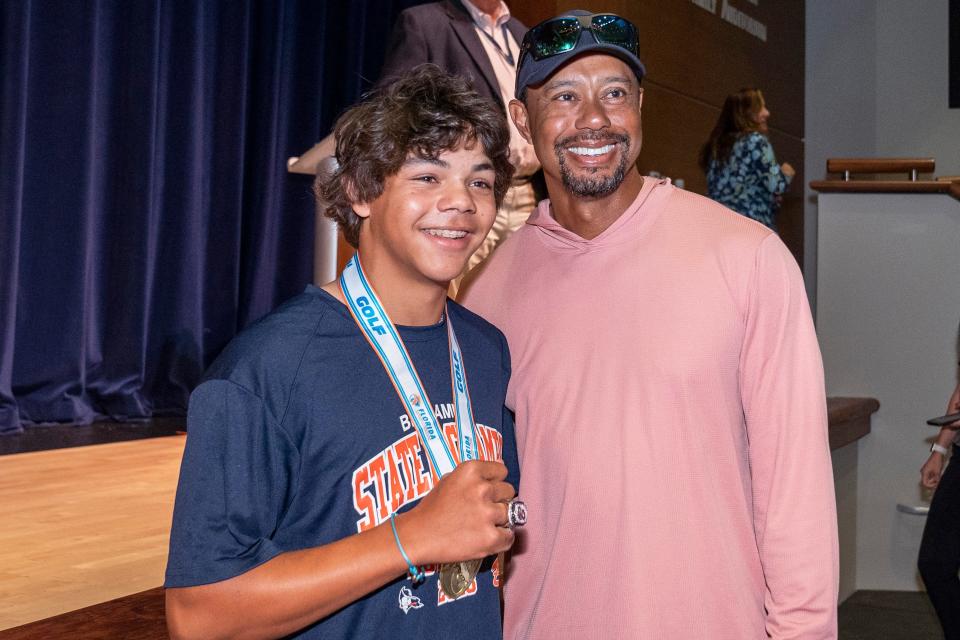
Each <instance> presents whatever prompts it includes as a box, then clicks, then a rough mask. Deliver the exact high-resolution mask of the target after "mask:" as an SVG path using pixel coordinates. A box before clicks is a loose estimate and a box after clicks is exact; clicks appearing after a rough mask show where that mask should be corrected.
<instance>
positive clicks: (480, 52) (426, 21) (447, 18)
mask: <svg viewBox="0 0 960 640" xmlns="http://www.w3.org/2000/svg"><path fill="white" fill-rule="evenodd" d="M474 6H475V7H476V8H477V9H479V10H480V11H481V12H483V13H486V14H487V15H491V13H492V12H491V11H489V10H485V9H488V8H491V9H492V8H494V7H496V8H497V9H499V8H500V6H501V2H500V0H494V1H493V2H490V0H486V2H484V1H483V0H476V1H475V2H474ZM504 26H505V27H506V29H507V31H509V33H510V34H511V35H512V36H513V38H514V40H515V41H516V43H518V44H519V43H520V42H522V41H523V35H524V34H525V33H526V32H527V28H526V27H525V26H524V25H523V23H522V22H520V21H519V20H517V19H516V18H514V17H512V16H511V17H510V18H509V19H508V20H507V21H506V22H505V23H504ZM497 36H498V37H500V34H497ZM480 38H481V36H480V35H479V34H478V33H477V29H476V27H475V23H474V21H473V17H472V16H471V15H470V12H469V11H468V10H467V8H466V6H465V5H464V4H463V2H460V1H459V0H444V1H443V2H431V3H429V4H421V5H418V6H416V7H411V8H410V9H406V10H404V11H403V12H401V13H400V16H399V17H398V18H397V22H396V25H395V26H394V28H393V33H392V34H391V37H390V45H389V46H388V47H387V55H386V59H385V60H386V61H385V62H384V65H383V70H382V71H381V73H380V81H379V83H378V84H383V83H384V82H387V81H389V80H391V79H393V78H395V77H396V76H398V75H401V74H403V73H404V72H405V71H409V70H410V69H412V68H413V67H415V66H417V65H418V64H422V63H424V62H432V63H433V64H435V65H437V66H438V67H440V68H441V69H444V70H445V71H447V72H449V73H455V74H457V75H460V76H464V77H465V78H467V79H468V80H470V82H471V84H473V88H474V90H475V91H476V92H477V93H479V94H480V95H482V96H483V97H485V98H489V99H491V100H493V101H494V102H496V103H497V104H499V105H500V107H501V108H502V109H503V113H504V115H505V116H506V115H507V106H506V104H504V101H503V97H502V95H501V92H500V88H499V87H498V86H497V76H496V74H495V72H494V69H493V65H492V64H491V61H490V57H489V56H488V55H487V52H486V50H485V49H484V47H483V42H482V41H481V40H480ZM501 45H502V42H501Z"/></svg>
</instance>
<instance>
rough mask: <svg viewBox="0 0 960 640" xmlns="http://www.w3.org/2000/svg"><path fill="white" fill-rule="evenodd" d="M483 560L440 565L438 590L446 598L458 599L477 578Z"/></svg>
mask: <svg viewBox="0 0 960 640" xmlns="http://www.w3.org/2000/svg"><path fill="white" fill-rule="evenodd" d="M482 562H483V560H466V561H464V562H450V563H447V564H442V565H440V588H441V589H443V592H444V593H445V594H446V595H447V597H448V598H454V599H456V598H459V597H460V596H462V595H463V594H464V593H466V592H467V589H469V588H470V583H472V582H473V580H474V579H475V578H476V577H477V572H478V571H480V564H481V563H482Z"/></svg>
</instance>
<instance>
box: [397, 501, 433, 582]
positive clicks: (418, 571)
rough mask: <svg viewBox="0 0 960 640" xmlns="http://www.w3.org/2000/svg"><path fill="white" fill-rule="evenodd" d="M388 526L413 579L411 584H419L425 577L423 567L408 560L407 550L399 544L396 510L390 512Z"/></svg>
mask: <svg viewBox="0 0 960 640" xmlns="http://www.w3.org/2000/svg"><path fill="white" fill-rule="evenodd" d="M390 528H391V529H393V539H394V540H395V541H396V543H397V549H399V550H400V555H401V556H403V561H404V562H406V563H407V571H408V573H409V574H410V579H411V580H413V584H420V583H421V582H423V579H424V578H425V577H426V575H425V574H424V573H423V568H421V567H416V566H414V564H413V563H412V562H410V558H409V557H408V556H407V552H406V551H404V550H403V545H402V544H400V536H399V535H397V513H396V512H393V513H391V514H390Z"/></svg>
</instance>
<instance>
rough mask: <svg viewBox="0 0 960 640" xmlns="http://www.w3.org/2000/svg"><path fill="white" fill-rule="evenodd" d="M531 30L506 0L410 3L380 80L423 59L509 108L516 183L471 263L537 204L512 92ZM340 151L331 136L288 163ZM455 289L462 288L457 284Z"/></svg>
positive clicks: (296, 166)
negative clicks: (512, 113)
mask: <svg viewBox="0 0 960 640" xmlns="http://www.w3.org/2000/svg"><path fill="white" fill-rule="evenodd" d="M526 31H527V28H526V26H524V24H523V23H522V22H520V21H519V20H517V19H516V18H514V17H513V16H511V15H510V11H509V9H508V8H507V5H506V3H504V2H503V1H502V0H443V1H442V2H431V3H428V4H422V5H418V6H415V7H411V8H409V9H405V10H404V11H402V12H401V13H400V16H399V17H398V18H397V21H396V23H395V24H394V28H393V32H392V34H391V37H390V43H389V46H388V47H387V55H386V58H385V62H384V66H383V70H382V71H381V73H380V80H379V81H378V82H377V85H378V86H382V85H383V84H386V83H388V82H390V81H391V80H393V79H394V78H396V77H397V76H400V75H402V74H404V73H405V72H407V71H409V70H410V69H412V68H414V67H416V66H417V65H420V64H424V63H432V64H435V65H437V66H438V67H440V68H441V69H443V70H445V71H447V72H448V73H453V74H456V75H459V76H463V77H465V78H467V79H468V80H469V81H470V83H471V84H472V85H473V88H474V90H475V91H476V92H477V93H479V94H480V95H482V96H484V97H486V98H489V99H490V100H492V101H493V102H495V103H496V104H498V105H500V108H501V109H502V110H503V113H504V116H505V117H506V120H507V123H508V125H509V127H510V154H511V162H512V163H513V165H514V167H515V168H516V174H515V178H514V184H513V186H511V188H510V189H509V190H508V191H507V195H506V196H505V198H504V201H503V204H502V205H501V207H500V209H499V210H498V212H497V220H496V221H495V222H494V226H493V229H492V230H491V231H490V233H489V234H488V236H487V239H486V241H485V242H484V243H483V245H481V247H480V248H479V249H478V250H477V252H476V253H475V254H474V256H473V257H472V258H471V260H470V262H469V263H468V266H467V268H468V269H470V268H473V267H474V266H476V265H477V264H478V263H479V262H481V261H482V260H483V258H485V257H486V256H487V255H489V253H490V252H491V251H493V249H494V248H495V247H496V246H497V245H498V244H499V243H500V242H502V241H503V240H504V239H506V237H507V236H509V235H510V233H511V232H513V231H514V230H515V229H517V228H518V227H519V226H521V225H522V224H523V223H524V222H525V221H526V219H527V216H529V214H530V212H531V211H532V210H533V207H534V206H536V200H537V198H536V195H535V192H534V187H533V184H532V182H531V178H532V176H533V174H534V173H536V171H537V170H538V169H539V167H540V163H539V161H538V160H537V158H536V154H535V153H534V151H533V147H532V146H530V145H529V144H528V143H526V142H525V141H524V140H523V138H522V136H520V134H519V133H518V132H517V131H516V130H515V128H514V126H513V123H512V121H511V120H510V117H509V116H508V115H507V107H506V105H507V103H508V102H509V101H510V99H511V98H512V96H513V90H514V87H513V85H514V82H515V78H516V70H515V62H516V60H517V59H518V58H519V50H520V43H521V42H522V41H523V36H524V34H525V33H526ZM334 152H335V142H334V140H333V136H332V135H329V136H327V137H326V138H324V139H323V140H321V141H320V142H318V143H317V144H316V145H314V147H313V148H311V149H310V150H309V151H307V152H306V153H305V154H304V155H302V156H300V157H299V158H291V161H290V163H289V165H288V169H289V170H290V171H292V172H295V173H309V174H315V173H316V172H317V166H318V165H319V164H320V163H321V162H322V161H324V160H325V159H327V158H329V157H331V156H333V154H334ZM451 290H452V292H453V293H455V292H456V284H454V285H453V286H452V287H451Z"/></svg>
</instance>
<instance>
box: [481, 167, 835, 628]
mask: <svg viewBox="0 0 960 640" xmlns="http://www.w3.org/2000/svg"><path fill="white" fill-rule="evenodd" d="M465 302H466V304H467V306H468V307H470V308H471V309H473V310H474V311H476V312H478V313H480V314H481V315H483V316H484V317H486V318H487V319H488V320H490V321H491V322H492V323H494V324H495V325H497V326H498V327H500V328H501V329H502V330H503V331H504V333H505V334H506V336H507V341H508V343H509V346H510V350H511V360H512V365H513V377H512V379H511V382H510V387H509V390H508V393H507V404H508V406H509V407H510V408H511V409H512V410H513V411H514V412H515V413H516V434H517V446H518V450H519V454H520V465H521V481H520V487H519V493H520V495H521V496H522V497H523V499H524V500H525V501H526V503H527V505H528V507H529V513H530V518H529V523H528V524H527V526H526V527H525V528H524V529H523V530H522V534H521V535H520V536H519V537H518V542H517V545H516V546H515V548H514V555H513V558H512V561H511V564H510V565H509V569H508V575H507V580H506V586H505V589H506V590H505V607H506V608H505V614H504V615H505V619H504V633H505V637H506V638H544V639H549V640H558V639H560V638H574V637H585V638H603V639H605V640H606V639H610V638H643V639H651V640H655V639H661V638H662V639H669V640H683V639H687V638H689V639H691V640H693V639H696V640H722V639H727V638H729V639H730V640H749V639H760V638H766V637H768V636H769V637H772V638H777V639H786V638H791V639H810V640H812V639H828V638H836V633H837V632H836V605H837V582H838V559H837V556H838V553H837V524H836V522H837V521H836V507H835V504H834V490H833V481H832V470H831V464H830V452H829V445H828V440H827V417H826V403H825V398H824V386H823V370H822V364H821V359H820V352H819V349H818V346H817V339H816V335H815V334H814V329H813V323H812V321H811V317H810V310H809V307H808V304H807V298H806V295H805V293H804V287H803V282H802V279H801V276H800V272H799V270H798V268H797V265H796V263H795V261H794V260H793V257H792V256H791V255H790V253H789V251H788V250H787V249H786V248H785V247H784V245H783V243H782V242H781V241H780V239H779V238H778V237H777V236H776V235H775V234H773V233H771V232H770V231H769V230H768V229H766V228H765V227H763V226H762V225H760V224H758V223H756V222H753V221H751V220H748V219H746V218H744V217H742V216H739V215H737V214H735V213H733V212H731V211H729V210H727V209H725V208H724V207H722V206H720V205H718V204H716V203H713V202H712V201H710V200H707V199H705V198H703V197H700V196H698V195H695V194H692V193H689V192H686V191H683V190H680V189H676V188H675V187H673V186H672V185H671V184H670V183H669V181H655V180H653V179H651V178H647V179H646V180H645V182H644V185H643V188H642V190H641V192H640V194H639V196H638V197H637V199H636V201H635V202H634V203H633V205H632V206H631V207H630V208H629V209H628V210H627V211H626V212H625V213H623V215H621V217H620V218H618V219H617V220H616V222H614V223H613V224H612V225H611V226H610V227H609V228H608V229H607V230H606V231H604V232H603V233H602V234H600V235H599V236H597V237H596V238H594V239H592V240H585V239H583V238H581V237H579V236H577V235H576V234H574V233H572V232H570V231H568V230H566V229H564V228H563V227H561V226H560V225H559V223H557V222H556V220H554V218H553V217H552V216H551V213H550V203H549V201H544V202H541V203H540V206H539V207H538V208H537V210H536V211H535V213H534V214H533V215H532V216H531V217H530V219H529V221H528V222H527V224H526V225H525V226H524V227H523V228H522V229H521V230H519V231H518V232H517V233H515V234H514V235H513V236H512V237H511V238H510V239H509V240H508V241H507V242H506V243H505V244H504V245H502V246H501V247H500V248H499V249H498V250H497V251H496V252H494V254H493V256H492V258H490V260H489V263H488V264H487V265H486V266H485V269H484V271H483V273H482V275H481V276H480V277H479V278H478V279H477V280H476V281H475V282H474V283H473V284H472V286H471V287H470V288H469V290H468V291H467V292H466V295H465Z"/></svg>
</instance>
